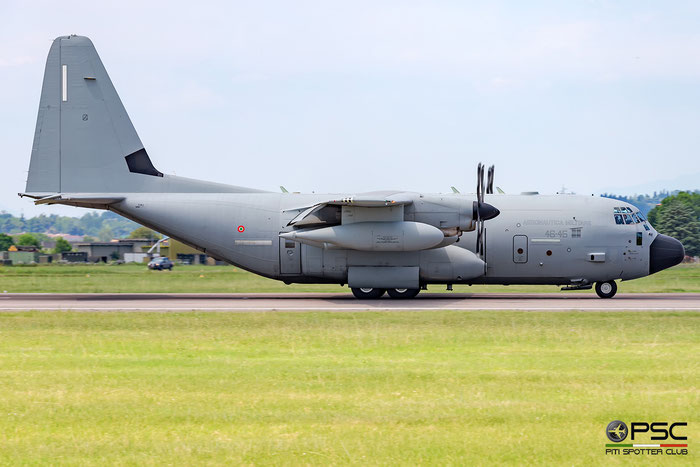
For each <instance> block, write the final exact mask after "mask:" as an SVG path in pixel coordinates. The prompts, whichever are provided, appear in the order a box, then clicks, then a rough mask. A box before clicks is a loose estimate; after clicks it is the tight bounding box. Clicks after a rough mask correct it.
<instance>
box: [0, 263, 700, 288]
mask: <svg viewBox="0 0 700 467" xmlns="http://www.w3.org/2000/svg"><path fill="white" fill-rule="evenodd" d="M618 284H619V292H621V293H625V292H700V265H679V266H676V267H674V268H671V269H667V270H665V271H662V272H660V273H657V274H654V275H652V276H648V277H644V278H641V279H636V280H633V281H628V282H619V283H618ZM444 289H445V287H444V286H431V287H430V288H429V290H430V291H431V292H441V291H444ZM4 291H7V292H10V293H11V292H66V293H68V292H85V293H89V292H93V293H100V292H102V293H126V292H132V293H136V292H164V293H172V292H192V293H195V292H201V293H205V292H221V293H232V292H243V293H253V292H336V293H337V292H342V291H348V289H347V288H343V287H340V286H338V285H317V284H293V285H285V284H283V283H282V282H279V281H275V280H271V279H265V278H263V277H260V276H256V275H255V274H251V273H249V272H246V271H243V270H241V269H238V268H234V267H232V266H176V267H175V268H174V269H173V271H149V270H148V269H147V268H146V267H145V266H144V265H136V264H123V265H104V264H101V265H88V266H76V265H46V266H34V267H31V266H13V267H1V266H0V293H2V292H4ZM455 291H456V292H472V293H477V292H500V293H503V292H511V293H522V292H558V291H559V288H558V287H555V286H508V287H506V286H495V285H487V286H476V285H475V286H472V287H469V286H466V285H465V286H455ZM589 293H594V292H593V291H589Z"/></svg>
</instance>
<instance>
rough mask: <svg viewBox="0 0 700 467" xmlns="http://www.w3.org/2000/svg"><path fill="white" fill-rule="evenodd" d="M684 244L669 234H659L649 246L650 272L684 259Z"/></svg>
mask: <svg viewBox="0 0 700 467" xmlns="http://www.w3.org/2000/svg"><path fill="white" fill-rule="evenodd" d="M683 257H685V250H684V249H683V244H682V243H681V242H679V241H678V240H676V239H675V238H673V237H669V236H668V235H661V234H659V235H657V236H656V238H655V239H654V241H653V242H651V246H650V247H649V274H654V273H655V272H659V271H661V270H663V269H666V268H670V267H671V266H675V265H676V264H678V263H680V262H681V261H683Z"/></svg>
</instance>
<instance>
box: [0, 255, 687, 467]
mask: <svg viewBox="0 0 700 467" xmlns="http://www.w3.org/2000/svg"><path fill="white" fill-rule="evenodd" d="M115 269H117V270H118V269H119V268H115ZM699 318H700V313H694V312H685V313H671V312H655V313H651V312H650V313H647V312H620V313H592V312H586V313H583V312H565V313H540V312H450V311H439V312H437V311H436V312H391V313H388V312H365V313H101V314H100V313H73V312H49V313H39V312H23V313H3V314H1V315H0V464H4V465H21V464H37V463H41V464H59V465H60V464H79V465H105V464H107V465H113V464H117V465H125V464H128V465H149V464H159V465H162V464H177V465H198V464H227V465H235V464H241V463H244V464H300V463H301V464H328V463H332V464H346V463H353V464H391V465H393V464H435V465H450V464H452V465H457V464H460V465H465V464H481V465H489V464H494V463H510V464H523V463H538V464H541V463H546V464H559V465H561V464H566V465H573V464H576V465H584V464H591V463H604V462H609V461H611V460H616V459H611V458H610V457H607V458H606V456H605V454H604V444H605V443H606V442H607V441H606V440H607V438H606V437H605V434H604V428H605V426H606V424H607V423H608V422H610V421H611V420H613V419H621V420H626V421H633V420H634V421H687V422H688V423H689V425H688V427H687V429H686V431H685V433H686V434H687V435H688V437H689V442H690V455H689V456H688V457H685V458H680V456H677V457H679V458H676V459H671V458H667V457H664V458H663V459H661V460H662V461H666V462H668V461H674V463H686V464H690V463H692V462H697V455H698V453H697V450H698V448H699V447H700V446H698V439H700V430H699V429H698V426H699V424H698V423H700V417H699V408H700V400H699V397H698V387H697V385H698V366H699V365H700V345H699V344H700V339H699V332H698V330H699V329H700V328H699V325H700V322H699V321H698V319H699ZM693 459H695V461H693ZM617 460H621V459H617ZM625 460H628V461H629V459H625ZM633 462H635V463H639V462H647V463H655V464H656V463H658V462H659V460H658V459H655V458H650V457H639V458H634V460H633ZM696 465H697V464H696Z"/></svg>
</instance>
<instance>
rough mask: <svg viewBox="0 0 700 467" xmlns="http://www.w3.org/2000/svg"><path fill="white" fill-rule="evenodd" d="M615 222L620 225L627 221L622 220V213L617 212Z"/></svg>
mask: <svg viewBox="0 0 700 467" xmlns="http://www.w3.org/2000/svg"><path fill="white" fill-rule="evenodd" d="M615 223H616V224H618V225H621V224H624V223H625V221H623V220H622V214H615Z"/></svg>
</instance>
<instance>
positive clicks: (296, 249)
mask: <svg viewBox="0 0 700 467" xmlns="http://www.w3.org/2000/svg"><path fill="white" fill-rule="evenodd" d="M280 274H301V244H300V243H297V242H295V241H292V240H288V239H286V238H280Z"/></svg>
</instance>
